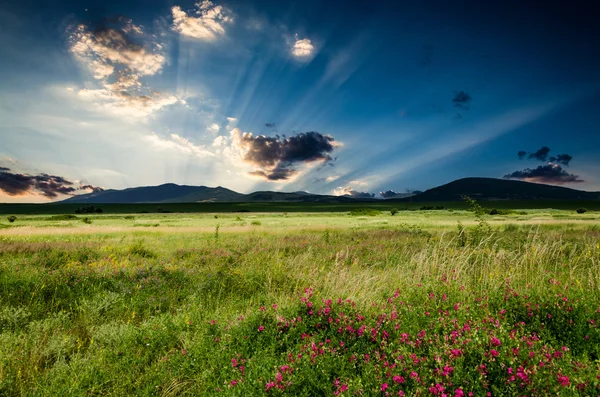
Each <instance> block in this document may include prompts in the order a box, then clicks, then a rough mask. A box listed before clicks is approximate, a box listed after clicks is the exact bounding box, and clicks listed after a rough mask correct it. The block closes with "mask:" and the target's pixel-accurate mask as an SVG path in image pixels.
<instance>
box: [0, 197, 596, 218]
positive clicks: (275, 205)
mask: <svg viewBox="0 0 600 397" xmlns="http://www.w3.org/2000/svg"><path fill="white" fill-rule="evenodd" d="M481 204H482V206H484V207H486V208H488V209H490V210H491V209H494V208H496V209H497V210H501V209H503V210H514V209H545V208H546V209H550V208H553V209H558V210H571V211H575V210H576V209H578V208H582V207H584V208H587V209H588V210H589V211H600V201H566V200H530V201H512V200H505V201H487V202H482V203H481ZM81 206H82V205H81V204H61V203H56V204H55V203H52V204H0V214H6V215H13V214H16V215H18V214H74V213H75V210H76V209H78V208H81ZM95 206H96V207H99V208H102V210H103V213H109V214H139V213H160V212H161V211H159V209H161V210H162V211H170V212H188V213H200V212H204V213H206V212H209V213H218V212H350V211H352V210H360V209H364V208H373V209H377V210H380V211H384V212H389V211H390V210H391V209H393V208H397V209H398V210H400V211H417V210H419V209H420V208H422V207H434V208H435V207H444V208H446V209H466V208H467V207H468V205H467V203H465V202H462V201H452V202H431V203H427V202H411V201H410V200H407V201H392V200H376V201H367V202H360V201H356V202H349V203H298V202H289V203H286V202H265V203H172V204H169V203H167V204H95Z"/></svg>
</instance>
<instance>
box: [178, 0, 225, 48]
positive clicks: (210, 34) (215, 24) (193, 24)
mask: <svg viewBox="0 0 600 397" xmlns="http://www.w3.org/2000/svg"><path fill="white" fill-rule="evenodd" d="M171 12H172V13H173V27H172V28H173V30H174V31H176V32H179V33H180V34H182V35H183V36H187V37H191V38H194V39H198V40H205V41H214V40H216V39H217V37H219V36H223V35H224V34H225V25H226V24H229V23H232V22H233V17H232V16H231V10H229V9H228V8H225V7H223V6H220V5H215V4H214V3H213V2H211V1H209V0H204V1H202V2H201V3H200V2H199V3H196V10H195V11H194V12H193V14H192V12H190V13H189V14H188V13H186V12H185V11H183V10H182V9H181V7H179V6H175V7H173V8H171ZM194 14H195V16H193V15H194Z"/></svg>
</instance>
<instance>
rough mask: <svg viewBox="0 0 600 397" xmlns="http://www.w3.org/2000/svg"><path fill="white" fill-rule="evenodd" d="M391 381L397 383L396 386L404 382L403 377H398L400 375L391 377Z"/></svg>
mask: <svg viewBox="0 0 600 397" xmlns="http://www.w3.org/2000/svg"><path fill="white" fill-rule="evenodd" d="M392 380H393V381H394V382H396V383H398V384H400V383H404V381H405V379H404V377H403V376H400V375H394V376H393V377H392Z"/></svg>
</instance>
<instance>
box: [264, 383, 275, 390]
mask: <svg viewBox="0 0 600 397" xmlns="http://www.w3.org/2000/svg"><path fill="white" fill-rule="evenodd" d="M274 387H275V382H268V383H267V384H265V391H269V390H270V389H272V388H274Z"/></svg>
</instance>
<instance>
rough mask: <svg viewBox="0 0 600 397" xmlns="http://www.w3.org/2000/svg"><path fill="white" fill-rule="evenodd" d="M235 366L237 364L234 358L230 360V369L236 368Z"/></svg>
mask: <svg viewBox="0 0 600 397" xmlns="http://www.w3.org/2000/svg"><path fill="white" fill-rule="evenodd" d="M237 365H238V362H237V360H236V359H235V358H232V359H231V366H232V367H237Z"/></svg>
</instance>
